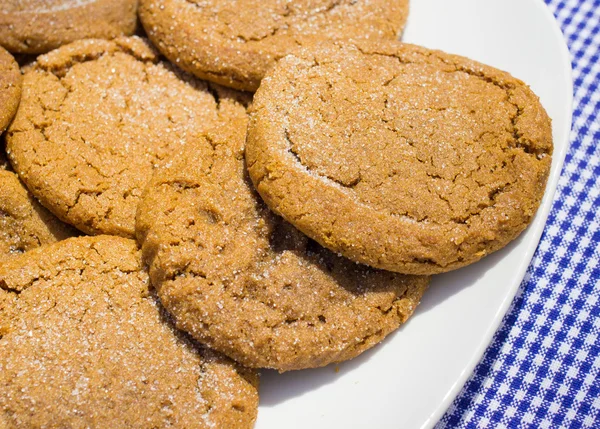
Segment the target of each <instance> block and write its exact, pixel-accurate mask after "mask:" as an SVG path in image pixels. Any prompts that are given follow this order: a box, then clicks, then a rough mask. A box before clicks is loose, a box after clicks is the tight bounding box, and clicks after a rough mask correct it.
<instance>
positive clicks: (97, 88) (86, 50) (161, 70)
mask: <svg viewBox="0 0 600 429" xmlns="http://www.w3.org/2000/svg"><path fill="white" fill-rule="evenodd" d="M219 91H220V89H219V88H217V87H216V86H215V87H212V86H210V85H208V84H207V83H205V82H203V81H200V80H198V79H196V78H194V77H192V76H191V75H188V74H187V73H185V72H181V71H180V70H178V69H177V68H175V67H174V66H172V65H171V64H169V63H167V62H164V61H161V60H160V59H159V56H158V54H157V52H156V51H154V50H153V48H151V46H150V45H149V44H148V42H147V41H145V40H143V39H140V38H137V37H132V38H121V39H115V40H114V41H105V40H85V41H78V42H74V43H73V44H70V45H67V46H63V47H62V48H60V49H57V50H55V51H52V52H50V53H49V54H46V55H44V56H41V57H39V58H38V61H37V64H36V65H35V66H34V67H32V68H30V69H28V70H27V72H26V73H25V76H24V91H23V100H22V102H21V107H20V109H19V112H18V113H17V116H16V118H15V120H14V121H13V123H12V125H11V127H10V129H9V131H8V135H7V149H8V153H9V157H10V158H11V162H12V164H13V166H14V168H15V171H16V172H17V173H18V174H19V176H20V177H21V179H22V180H23V181H24V182H25V183H26V184H27V187H28V188H29V189H30V190H31V192H32V193H33V194H34V195H35V196H36V197H38V198H39V199H40V201H41V202H42V204H43V205H44V206H46V207H48V208H49V209H50V210H51V211H52V212H53V213H55V214H56V215H57V216H58V217H59V218H61V219H62V220H64V221H65V222H68V223H71V224H73V225H74V226H76V227H77V228H79V229H81V230H82V231H84V232H86V233H88V234H101V233H106V234H111V235H119V236H124V237H133V235H134V224H135V210H136V207H137V204H138V201H139V199H140V195H141V192H142V189H143V188H144V186H145V185H146V182H147V181H148V180H149V179H150V177H151V175H152V171H153V169H154V168H155V167H157V166H159V165H161V164H162V163H163V162H164V160H165V158H166V157H167V155H168V154H170V153H172V152H177V151H178V150H179V148H180V147H181V146H182V145H183V144H184V143H185V142H187V141H189V140H194V139H197V138H198V136H202V135H204V134H205V133H206V132H208V131H209V130H210V129H211V128H212V127H214V126H215V125H216V124H217V123H219V122H220V121H226V118H222V117H221V113H220V110H219V103H218V92H219ZM240 96H241V95H240Z"/></svg>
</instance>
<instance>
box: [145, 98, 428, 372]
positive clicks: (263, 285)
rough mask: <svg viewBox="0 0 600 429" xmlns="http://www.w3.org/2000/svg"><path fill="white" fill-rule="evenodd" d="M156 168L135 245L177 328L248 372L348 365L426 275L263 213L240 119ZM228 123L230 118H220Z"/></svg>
mask: <svg viewBox="0 0 600 429" xmlns="http://www.w3.org/2000/svg"><path fill="white" fill-rule="evenodd" d="M230 107H231V108H234V109H236V110H237V112H238V119H237V122H235V123H234V122H231V125H230V126H229V127H228V128H227V129H223V130H215V132H214V133H213V134H211V135H208V136H207V138H206V139H199V140H198V141H196V142H192V143H190V144H189V145H188V147H186V148H184V149H182V151H181V152H180V153H179V154H178V155H177V156H175V157H174V158H173V159H172V160H171V162H170V163H169V165H168V166H166V167H164V168H161V169H159V170H157V171H156V172H155V174H154V176H153V178H152V180H151V182H150V183H149V185H148V187H147V189H146V191H145V192H144V197H143V198H142V202H141V203H140V206H139V209H138V217H137V233H138V241H139V242H140V243H141V244H142V251H143V254H144V259H145V261H146V262H147V264H148V265H149V267H150V277H151V280H152V283H153V285H154V286H155V287H156V289H157V292H158V296H159V297H160V299H161V301H162V303H163V304H164V305H165V307H166V308H167V310H169V312H170V313H171V314H173V316H174V318H175V320H176V323H177V326H178V327H179V328H180V329H183V330H185V331H187V332H189V333H190V334H191V335H192V336H193V337H195V338H196V339H197V340H199V341H200V342H202V343H205V344H208V345H209V346H210V347H211V348H214V349H216V350H218V351H220V352H222V353H225V354H226V355H228V356H230V357H232V358H233V359H235V360H236V361H238V362H240V363H242V364H243V365H246V366H249V367H268V368H275V369H277V370H279V371H288V370H295V369H303V368H311V367H319V366H324V365H327V364H329V363H332V362H340V361H344V360H348V359H351V358H353V357H355V356H357V355H359V354H360V353H362V352H363V351H365V350H366V349H368V348H370V347H372V346H374V345H375V344H377V343H378V342H380V341H381V340H382V339H383V338H384V337H385V336H386V335H388V334H389V333H390V332H392V331H394V330H395V329H397V328H398V327H399V326H400V325H401V324H402V323H404V322H405V321H406V320H407V319H408V318H409V317H410V316H411V314H412V313H413V311H414V310H415V307H416V306H417V304H418V303H419V301H420V299H421V296H422V294H423V292H424V290H425V289H426V287H427V285H428V283H429V278H428V277H423V276H403V275H400V274H396V273H391V272H387V271H381V270H374V269H372V268H369V267H366V266H363V265H358V264H355V263H353V262H351V261H349V260H347V259H345V258H342V257H339V256H337V255H335V254H333V253H331V252H330V251H328V250H326V249H324V248H322V247H321V246H319V245H318V244H317V243H315V242H314V241H312V240H310V239H308V238H307V237H306V236H305V235H304V234H302V233H301V232H299V231H298V230H296V229H295V228H294V227H293V226H291V225H290V224H288V223H286V222H285V221H283V220H282V219H281V218H279V217H276V216H274V215H273V214H272V213H271V212H270V211H269V210H268V209H267V207H266V206H265V205H264V204H263V203H262V201H261V200H260V197H259V196H258V195H256V193H255V192H254V190H253V188H252V184H251V182H250V179H249V178H248V177H247V174H246V168H245V165H244V157H243V147H244V140H245V138H244V137H245V129H246V124H247V117H246V112H245V111H244V110H243V109H240V108H239V107H238V106H235V105H230ZM229 116H230V117H232V116H234V115H233V114H231V115H229Z"/></svg>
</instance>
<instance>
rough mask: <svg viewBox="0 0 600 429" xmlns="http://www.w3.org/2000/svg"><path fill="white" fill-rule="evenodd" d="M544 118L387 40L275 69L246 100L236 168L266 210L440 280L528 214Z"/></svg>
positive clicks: (445, 64) (496, 75)
mask: <svg viewBox="0 0 600 429" xmlns="http://www.w3.org/2000/svg"><path fill="white" fill-rule="evenodd" d="M551 154H552V133H551V126H550V120H549V118H548V115H547V114H546V112H545V111H544V109H543V107H542V106H541V104H540V102H539V100H538V98H537V97H536V96H535V95H534V94H533V92H532V91H531V90H530V89H529V88H528V87H527V86H526V85H525V84H524V83H523V82H521V81H519V80H517V79H515V78H513V77H512V76H510V75H509V74H507V73H505V72H502V71H499V70H497V69H494V68H491V67H488V66H485V65H483V64H479V63H477V62H474V61H471V60H468V59H466V58H463V57H458V56H454V55H449V54H446V53H443V52H439V51H432V50H428V49H425V48H421V47H417V46H411V45H405V44H402V43H400V42H383V41H382V42H378V43H372V44H369V43H366V42H365V43H361V42H357V43H356V44H346V45H343V44H339V43H338V44H329V45H322V46H320V47H316V48H315V49H314V50H313V51H312V52H311V51H309V50H302V51H300V52H298V53H297V54H295V55H290V56H287V57H286V58H284V59H283V60H281V61H280V62H279V63H278V65H277V66H276V67H275V68H274V69H272V70H271V72H270V73H269V75H268V76H267V77H266V78H265V80H264V81H263V84H262V85H261V88H260V89H259V91H258V92H257V93H256V95H255V98H254V102H253V114H252V119H251V123H250V125H249V129H248V143H247V147H246V161H247V163H248V166H249V173H250V176H251V178H252V180H253V182H254V184H255V186H256V188H257V190H258V192H259V193H260V195H261V196H262V197H263V199H264V200H265V201H266V203H267V204H268V205H269V207H270V208H271V209H272V210H273V211H274V212H275V213H277V214H280V215H282V216H283V217H284V218H285V219H286V220H288V221H289V222H291V223H292V224H293V225H295V226H296V227H297V228H299V229H300V230H301V231H303V232H304V233H306V234H307V235H308V236H309V237H311V238H313V239H315V240H316V241H318V242H319V243H320V244H322V245H323V246H325V247H328V248H330V249H332V250H333V251H335V252H340V253H341V254H343V255H345V256H346V257H348V258H350V259H352V260H355V261H357V262H362V263H365V264H368V265H371V266H373V267H377V268H383V269H387V270H391V271H397V272H402V273H409V274H434V273H440V272H445V271H450V270H453V269H456V268H459V267H462V266H465V265H468V264H470V263H472V262H475V261H477V260H479V259H480V258H482V257H483V256H485V255H487V254H489V253H491V252H493V251H495V250H498V249H500V248H501V247H503V246H504V245H506V244H507V243H508V242H509V241H511V240H513V239H514V238H515V237H517V235H519V233H520V232H521V231H523V229H524V228H525V227H526V226H527V224H528V223H529V222H530V221H531V219H532V217H533V215H534V214H535V212H536V210H537V208H538V206H539V203H540V200H541V198H542V195H543V193H544V188H545V185H546V180H547V177H548V173H549V170H550V164H551Z"/></svg>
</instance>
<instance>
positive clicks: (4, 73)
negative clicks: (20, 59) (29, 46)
mask: <svg viewBox="0 0 600 429" xmlns="http://www.w3.org/2000/svg"><path fill="white" fill-rule="evenodd" d="M22 80H23V79H22V76H21V72H20V71H19V65H18V64H17V62H16V61H15V59H14V58H13V57H12V56H11V55H10V54H9V53H8V52H6V50H5V49H3V48H2V47H0V134H2V133H3V132H4V130H5V129H6V127H7V126H8V124H10V121H11V120H12V118H13V117H14V116H15V113H17V108H18V107H19V101H20V100H21V82H22Z"/></svg>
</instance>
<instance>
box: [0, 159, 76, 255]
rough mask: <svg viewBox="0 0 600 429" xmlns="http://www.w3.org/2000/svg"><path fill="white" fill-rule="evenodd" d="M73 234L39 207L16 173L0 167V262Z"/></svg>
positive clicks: (73, 232) (68, 227)
mask: <svg viewBox="0 0 600 429" xmlns="http://www.w3.org/2000/svg"><path fill="white" fill-rule="evenodd" d="M76 234H77V231H76V230H75V229H74V228H72V227H70V226H69V225H66V224H64V223H62V222H61V221H59V220H58V219H57V218H56V217H55V216H54V215H53V214H52V213H50V212H49V211H48V210H46V209H45V208H44V207H42V206H41V205H40V203H38V202H37V201H36V200H35V199H34V198H33V197H32V196H31V195H30V194H29V192H27V189H25V187H24V186H23V184H22V183H21V182H20V181H19V178H18V177H17V175H16V174H14V173H12V172H10V171H4V170H0V262H1V261H3V260H4V259H5V258H6V257H7V256H10V255H17V254H20V253H23V252H27V251H28V250H31V249H35V248H37V247H40V246H42V245H44V244H50V243H55V242H57V241H60V240H64V239H66V238H69V237H73V236H74V235H76Z"/></svg>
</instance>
